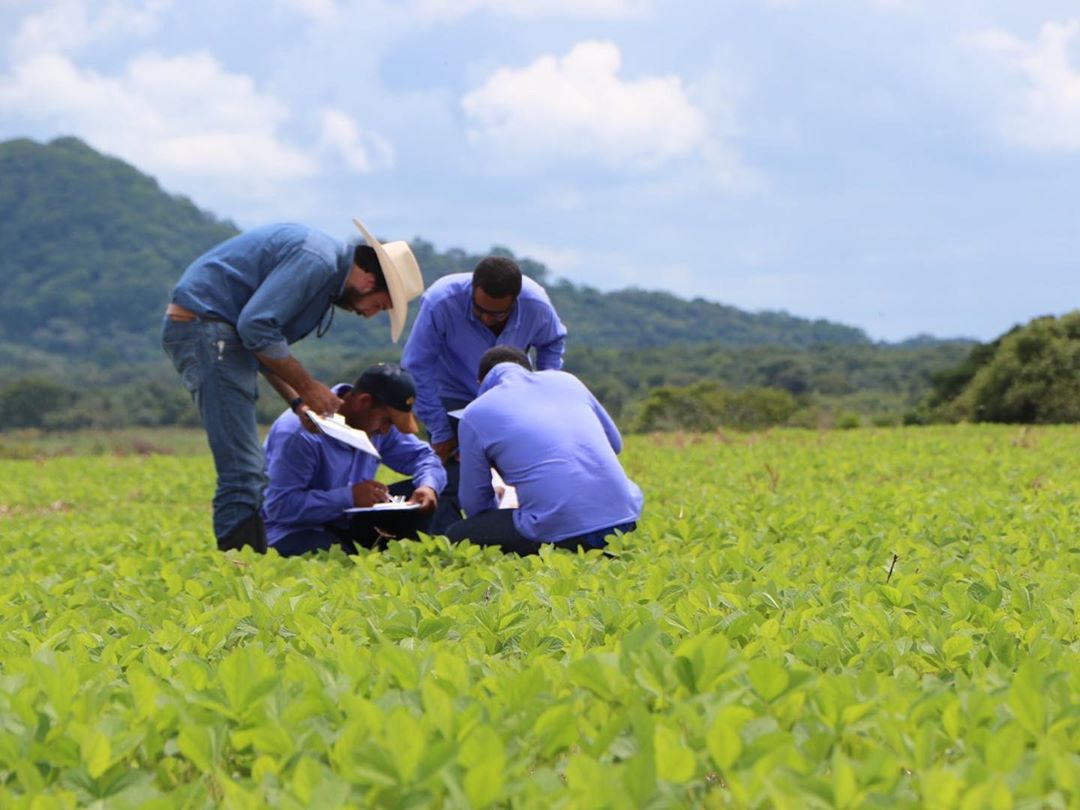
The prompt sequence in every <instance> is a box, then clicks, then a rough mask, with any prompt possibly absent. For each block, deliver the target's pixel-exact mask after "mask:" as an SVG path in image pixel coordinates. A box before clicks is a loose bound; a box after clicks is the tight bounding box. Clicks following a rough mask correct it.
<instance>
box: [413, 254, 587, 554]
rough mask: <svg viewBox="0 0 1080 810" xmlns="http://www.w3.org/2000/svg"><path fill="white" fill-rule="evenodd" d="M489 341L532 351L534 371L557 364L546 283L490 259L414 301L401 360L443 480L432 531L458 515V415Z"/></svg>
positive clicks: (561, 341) (555, 322) (561, 342)
mask: <svg viewBox="0 0 1080 810" xmlns="http://www.w3.org/2000/svg"><path fill="white" fill-rule="evenodd" d="M494 346H513V347H516V348H518V349H521V350H522V351H525V352H528V351H529V350H531V349H535V350H536V369H537V370H538V371H543V370H546V369H555V370H558V369H561V368H562V363H563V352H564V350H565V348H566V327H565V326H563V324H562V321H560V320H559V316H558V314H557V313H556V312H555V308H554V307H553V306H552V305H551V301H550V299H549V298H548V295H547V293H546V292H545V291H544V288H543V287H541V286H540V285H539V284H537V283H536V282H535V281H533V280H532V279H531V278H526V277H523V276H522V274H521V268H520V267H518V265H517V262H515V261H514V260H513V259H510V258H507V257H505V256H489V257H487V258H485V259H483V260H482V261H481V262H480V263H479V264H478V265H477V266H476V269H475V270H473V272H472V273H471V274H469V273H454V274H451V275H449V276H444V277H443V278H441V279H439V280H438V281H436V282H435V283H434V284H432V285H431V286H430V287H428V289H427V292H425V293H424V294H423V296H422V297H421V298H420V311H419V313H418V314H417V316H416V323H415V324H413V327H412V331H411V332H410V334H409V339H408V341H407V342H406V344H405V351H404V353H403V354H402V359H401V365H402V366H403V367H404V368H405V369H406V370H407V371H408V372H409V373H410V374H411V375H412V377H413V379H414V380H415V381H416V404H415V406H414V411H415V413H416V414H417V416H418V417H419V418H420V421H422V422H423V423H424V427H426V428H427V432H428V436H429V438H430V440H431V445H432V448H433V449H434V450H435V452H436V453H437V454H438V456H439V458H440V459H441V460H442V462H443V464H444V465H445V466H446V472H447V477H448V479H449V481H448V483H447V486H446V489H445V490H444V495H443V498H442V499H441V500H440V502H439V508H438V510H437V511H436V514H435V518H434V520H433V521H432V531H433V532H435V533H438V534H441V533H443V531H445V529H446V527H447V526H449V525H450V523H452V522H455V521H457V520H459V519H460V517H461V510H460V506H459V504H458V503H457V498H456V493H457V484H458V480H457V476H458V459H457V449H458V440H457V419H456V418H454V417H453V416H451V415H450V412H457V411H459V410H461V409H462V408H464V407H465V406H466V405H468V404H469V403H470V402H472V401H473V400H474V399H475V398H476V394H477V390H478V388H479V384H478V382H477V380H476V369H477V367H478V366H479V364H480V358H481V357H482V356H483V355H484V352H486V351H487V350H488V349H491V348H492V347H494Z"/></svg>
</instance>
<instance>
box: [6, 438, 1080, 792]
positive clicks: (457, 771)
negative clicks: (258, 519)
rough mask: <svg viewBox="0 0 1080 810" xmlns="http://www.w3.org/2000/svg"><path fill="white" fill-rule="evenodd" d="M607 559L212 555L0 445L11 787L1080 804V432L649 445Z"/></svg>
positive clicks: (206, 545)
mask: <svg viewBox="0 0 1080 810" xmlns="http://www.w3.org/2000/svg"><path fill="white" fill-rule="evenodd" d="M623 459H624V464H625V466H626V468H627V471H628V473H629V474H630V476H631V477H632V478H633V479H634V480H635V481H637V483H638V484H639V485H640V486H641V488H642V490H643V491H644V492H645V497H646V511H645V516H644V518H643V520H642V522H641V524H640V528H639V529H638V531H637V532H636V533H634V534H631V535H628V536H626V537H624V538H619V539H617V540H616V542H615V543H614V544H613V545H612V547H611V553H612V555H613V556H612V557H610V558H608V557H604V556H602V555H601V554H600V553H599V552H590V553H588V554H581V555H573V554H569V553H566V552H554V553H550V552H545V553H544V554H542V555H541V556H539V557H533V558H524V559H521V558H503V557H502V556H501V555H500V554H499V553H498V552H496V551H494V550H481V549H478V548H476V547H473V546H470V545H467V544H466V545H463V546H460V547H452V546H450V545H449V544H448V543H447V542H446V541H445V539H443V538H425V539H424V540H422V541H421V542H404V543H392V544H391V546H390V548H389V550H388V551H386V552H384V553H381V554H380V553H371V552H363V553H361V554H360V555H359V556H355V557H346V556H344V555H343V554H341V553H339V552H333V553H331V554H329V555H326V554H324V555H322V556H319V557H311V558H306V559H288V560H286V559H281V558H278V557H276V555H274V554H273V553H271V554H270V555H268V556H266V557H259V556H257V555H255V554H253V553H251V552H250V551H244V552H241V553H229V554H220V553H218V552H217V551H216V550H214V549H213V539H212V537H211V533H210V506H209V504H210V496H211V490H212V486H213V468H212V462H211V459H210V457H209V454H208V453H206V452H205V451H202V450H198V451H197V452H194V453H192V454H187V455H180V454H158V453H152V452H148V453H145V454H140V453H125V454H120V455H118V454H104V455H102V454H95V455H81V454H75V455H58V456H53V455H49V456H43V457H40V458H35V457H28V458H25V459H20V460H6V461H0V806H3V807H5V808H16V807H27V808H30V807H33V808H54V807H55V808H65V807H79V806H91V805H93V806H96V807H102V808H126V807H140V808H142V807H151V808H152V807H162V808H165V807H169V808H171V807H192V808H197V807H205V806H221V807H229V808H261V807H265V806H277V807H285V808H306V807H317V808H333V807H427V806H438V807H461V808H466V807H477V808H479V807H524V808H531V807H537V808H549V807H553V808H641V807H645V808H666V807H739V808H742V807H747V808H765V807H777V808H816V807H822V808H824V807H941V808H953V807H956V808H973V809H974V808H1013V807H1016V808H1044V807H1046V808H1076V807H1080V753H1078V752H1080V632H1078V631H1080V430H1078V429H1076V428H1071V427H1046V428H1038V429H1020V428H1016V427H1002V426H952V427H932V428H895V429H881V430H877V429H875V430H853V431H831V432H816V431H800V430H780V431H772V432H769V433H765V434H749V435H747V434H735V433H713V434H707V435H682V434H666V435H655V436H635V437H630V438H629V440H628V442H627V446H626V449H625V450H624V453H623Z"/></svg>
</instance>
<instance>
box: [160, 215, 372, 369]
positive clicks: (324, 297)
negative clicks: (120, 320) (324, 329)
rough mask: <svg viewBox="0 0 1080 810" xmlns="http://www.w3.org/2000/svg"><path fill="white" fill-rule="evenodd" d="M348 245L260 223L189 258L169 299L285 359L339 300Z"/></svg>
mask: <svg viewBox="0 0 1080 810" xmlns="http://www.w3.org/2000/svg"><path fill="white" fill-rule="evenodd" d="M352 263H353V258H352V248H350V247H347V246H346V245H344V244H343V243H341V242H338V241H337V240H335V239H333V238H331V237H330V236H328V235H327V234H325V233H323V232H322V231H317V230H315V229H314V228H308V227H306V226H303V225H292V224H282V225H264V226H263V227H261V228H255V229H253V230H250V231H247V232H245V233H242V234H240V235H239V236H234V237H233V238H232V239H228V240H226V241H224V242H222V243H221V244H219V245H217V246H215V247H212V248H211V249H210V250H208V251H207V252H206V253H204V254H203V255H202V256H200V257H199V258H197V259H196V260H195V261H193V262H192V263H191V264H190V265H188V268H187V269H186V270H185V271H184V274H183V275H182V276H180V281H179V282H177V284H176V287H175V288H174V289H173V293H172V299H171V300H172V301H173V302H174V303H177V304H179V305H180V306H182V307H185V308H187V309H189V310H191V311H192V312H194V313H195V314H197V315H201V316H204V317H208V318H217V319H219V320H223V321H225V322H227V323H230V324H232V325H233V326H235V327H236V331H237V333H238V334H239V335H240V339H241V341H242V342H243V344H244V348H246V349H247V350H248V351H250V352H258V353H260V354H265V355H267V356H268V357H272V358H275V359H282V358H285V357H288V356H289V344H290V343H295V342H296V341H298V340H300V339H301V338H303V337H304V336H305V335H307V333H308V332H310V331H311V330H312V329H314V328H315V327H316V326H317V325H318V324H319V322H320V321H321V320H322V318H323V317H324V316H325V315H326V313H327V311H328V310H329V309H330V307H331V306H332V305H333V302H334V300H335V299H336V298H337V297H338V296H339V295H341V292H342V290H343V289H344V287H345V280H346V278H347V277H348V275H349V271H350V269H351V268H352Z"/></svg>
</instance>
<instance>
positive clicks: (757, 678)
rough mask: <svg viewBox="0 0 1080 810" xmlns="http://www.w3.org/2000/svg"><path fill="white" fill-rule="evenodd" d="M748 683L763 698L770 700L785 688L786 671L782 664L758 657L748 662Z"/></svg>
mask: <svg viewBox="0 0 1080 810" xmlns="http://www.w3.org/2000/svg"><path fill="white" fill-rule="evenodd" d="M747 676H748V677H749V678H750V685H751V686H752V687H753V688H754V691H755V692H757V693H758V694H759V695H760V696H761V698H762V699H763V700H766V701H768V700H772V699H773V698H775V697H777V696H779V695H780V693H782V692H783V691H784V690H785V689H787V685H788V680H789V678H788V673H787V670H786V669H785V668H784V666H783V665H782V664H780V663H778V662H777V661H772V660H769V659H766V658H759V659H757V660H755V661H751V662H750V667H749V669H748V670H747Z"/></svg>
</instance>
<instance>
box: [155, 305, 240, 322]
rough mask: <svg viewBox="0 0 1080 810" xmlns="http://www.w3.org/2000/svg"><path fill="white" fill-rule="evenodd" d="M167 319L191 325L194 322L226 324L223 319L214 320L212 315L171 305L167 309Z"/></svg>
mask: <svg viewBox="0 0 1080 810" xmlns="http://www.w3.org/2000/svg"><path fill="white" fill-rule="evenodd" d="M165 317H166V318H168V319H169V320H170V321H176V322H178V323H191V322H192V321H216V322H218V323H225V321H223V320H222V319H221V318H214V317H213V316H210V315H200V314H199V313H197V312H192V311H191V310H190V309H188V308H187V307H182V306H180V305H179V304H169V305H168V306H167V307H165Z"/></svg>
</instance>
